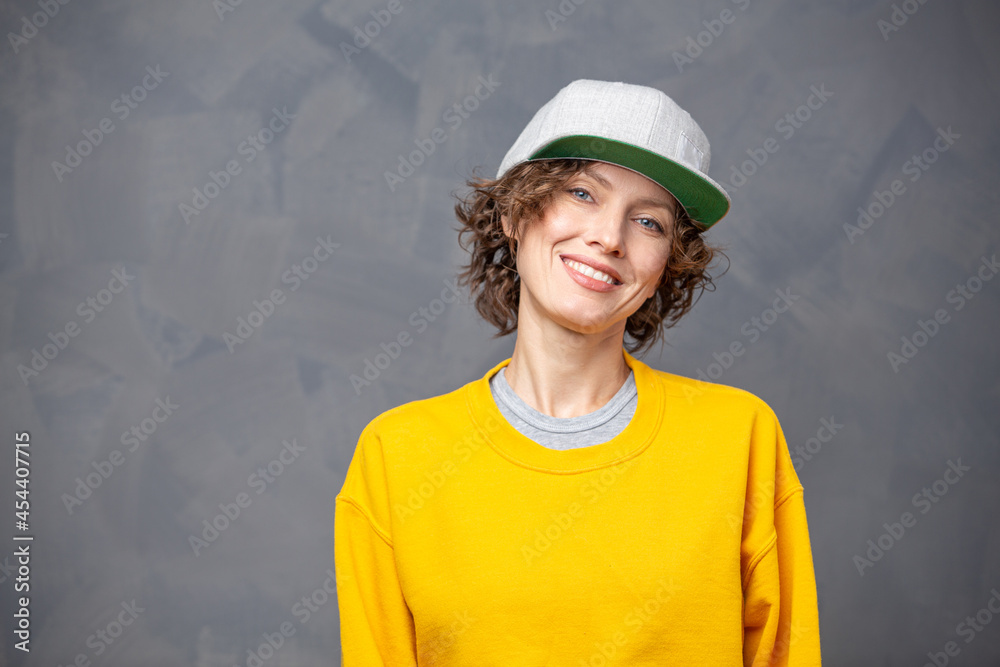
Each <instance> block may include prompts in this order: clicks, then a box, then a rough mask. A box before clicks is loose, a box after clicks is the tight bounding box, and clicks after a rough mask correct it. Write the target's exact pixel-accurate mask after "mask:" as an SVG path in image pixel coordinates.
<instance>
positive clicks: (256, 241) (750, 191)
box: [0, 0, 1000, 667]
mask: <svg viewBox="0 0 1000 667" xmlns="http://www.w3.org/2000/svg"><path fill="white" fill-rule="evenodd" d="M390 5H391V6H392V8H393V9H395V10H397V13H390V12H388V10H387V8H388V7H390ZM46 7H47V8H48V12H49V14H51V16H49V15H46V14H45V8H46ZM373 11H374V12H375V14H372V12H373ZM377 16H381V17H382V19H383V22H384V23H385V25H384V26H382V25H378V24H377V23H373V21H375V20H376V18H375V17H377ZM387 18H388V20H386V19H387ZM998 18H1000V9H998V5H997V4H996V3H992V2H988V1H987V0H981V1H972V0H966V1H951V2H947V1H945V0H929V1H928V0H921V2H918V1H917V0H905V1H902V2H896V3H895V4H892V3H889V2H886V1H879V2H874V1H869V0H841V1H840V2H819V1H818V0H812V1H811V2H806V1H803V0H797V1H792V0H783V1H782V0H706V1H704V2H684V3H669V4H666V3H658V2H653V1H652V0H644V1H640V0H628V1H625V2H617V3H612V2H609V1H607V0H572V1H571V0H562V2H561V3H560V2H559V1H558V0H547V1H545V2H540V3H529V2H499V1H492V2H486V3H460V2H457V1H451V2H444V1H436V2H435V1H432V0H415V1H414V0H400V2H399V4H398V5H396V4H393V3H390V2H389V1H388V0H386V1H384V2H383V1H382V0H376V1H374V2H372V1H371V0H367V1H361V0H356V1H354V0H330V1H329V2H323V1H322V0H286V1H281V2H265V1H264V0H242V1H241V2H238V1H237V0H214V2H213V0H184V1H182V2H162V1H161V2H158V3H154V2H153V0H131V1H128V2H126V1H125V0H93V1H89V2H87V1H85V0H35V1H33V2H29V1H23V2H4V3H2V10H0V30H2V33H3V34H4V35H5V39H4V42H5V43H4V44H3V45H2V48H0V86H2V87H0V90H2V105H0V128H2V129H0V355H2V356H0V362H2V364H0V366H2V369H0V372H2V376H0V392H2V393H0V409H2V424H3V430H2V440H3V455H2V464H0V472H2V474H0V499H2V502H0V507H2V508H3V511H2V512H0V537H2V546H0V564H2V565H3V569H2V570H0V591H2V593H0V594H2V604H0V607H2V608H0V613H2V615H3V618H4V619H5V620H4V621H3V623H2V626H3V627H5V628H6V627H8V626H9V625H11V619H12V615H13V613H14V612H15V611H16V609H17V605H16V602H15V597H16V596H15V589H14V587H15V584H16V583H17V582H16V578H17V573H16V571H15V569H16V564H17V563H16V559H15V558H14V557H13V553H14V550H15V548H17V547H18V546H19V545H23V542H15V541H14V540H13V539H12V537H13V536H14V535H25V534H31V535H33V536H34V541H33V542H31V553H32V557H31V561H30V584H31V591H30V598H31V601H30V614H31V616H30V619H31V625H30V628H31V644H30V647H31V652H30V653H27V654H26V653H24V652H22V651H19V650H17V649H16V648H15V647H14V643H15V641H17V637H16V636H15V635H14V634H13V633H12V632H10V631H7V630H5V631H4V633H3V635H2V636H0V662H3V663H5V664H11V665H69V664H72V663H73V662H74V661H75V660H79V662H78V663H77V664H85V662H86V661H91V664H103V665H140V664H141V665H198V666H199V667H209V666H215V665H218V666H226V667H228V666H230V665H234V664H235V665H241V666H242V665H248V663H249V664H256V663H255V661H254V660H252V659H250V658H251V656H250V654H248V651H256V650H257V649H258V647H260V646H261V645H262V644H264V645H265V648H264V651H263V656H264V657H265V658H267V659H266V660H264V661H263V664H268V665H328V664H337V663H338V655H339V630H338V619H337V610H336V601H335V598H333V597H332V596H329V595H328V594H327V593H326V592H325V591H324V585H326V586H327V587H328V588H329V587H331V582H330V581H329V580H328V577H329V574H328V573H329V572H330V571H331V568H332V567H333V506H334V496H335V494H336V493H337V491H338V490H339V488H340V485H341V483H342V481H343V475H344V472H345V470H346V467H347V464H348V462H349V460H350V456H351V453H352V451H353V448H354V446H355V444H356V441H357V437H358V434H359V433H360V431H361V429H362V428H363V427H364V425H365V424H366V423H367V422H368V421H369V420H370V419H371V418H373V417H374V416H376V415H377V414H379V413H380V412H382V411H384V410H386V409H389V408H391V407H393V406H396V405H399V404H401V403H403V402H406V401H409V400H413V399H417V398H422V397H427V396H431V395H435V394H440V393H443V392H446V391H450V390H452V389H454V388H456V387H458V386H460V385H462V384H464V383H466V382H469V381H470V380H473V379H476V378H478V377H481V375H482V374H483V373H484V372H485V371H486V370H487V369H488V368H490V367H491V366H492V365H494V364H495V363H497V362H498V361H500V360H502V359H504V358H506V356H509V354H510V352H511V351H512V349H513V340H512V339H511V338H507V339H496V340H494V339H492V338H491V337H490V335H491V333H492V332H491V331H490V330H489V329H488V328H487V327H486V325H485V324H483V323H481V322H480V321H478V320H477V316H476V314H475V312H474V310H473V308H472V307H471V305H470V304H469V303H468V300H467V299H466V300H465V301H462V302H459V303H455V304H451V305H449V306H447V307H446V308H445V309H444V312H440V311H438V312H439V314H437V315H431V316H430V317H425V316H424V315H421V314H420V309H421V308H424V309H436V306H437V305H438V304H436V303H435V299H436V298H438V297H439V296H440V294H441V292H442V290H444V289H446V288H447V281H449V280H451V279H452V278H453V277H454V275H455V273H456V270H457V267H458V266H459V264H460V263H461V262H462V261H463V254H462V252H461V250H460V248H459V247H458V244H457V239H456V234H455V233H454V231H453V227H454V225H455V224H456V223H455V221H454V219H453V216H452V211H451V207H452V204H453V201H452V199H451V193H452V192H453V191H455V190H457V189H459V188H461V186H462V183H463V179H464V177H465V176H467V175H468V174H469V173H470V170H471V169H472V168H473V167H476V166H480V167H481V172H482V173H485V174H490V175H492V173H493V172H494V171H495V169H496V167H497V165H498V164H499V162H500V159H501V158H502V157H503V155H504V153H505V152H506V150H507V148H508V146H509V145H510V144H511V143H512V142H513V140H514V139H515V137H516V136H517V134H518V133H519V132H520V130H521V128H522V127H523V126H524V124H525V123H526V122H527V121H528V119H529V118H530V116H531V114H532V113H533V112H534V111H535V110H536V109H537V108H538V107H539V106H540V105H541V104H542V103H543V102H545V101H546V100H547V99H549V98H550V97H551V96H552V95H553V94H555V92H556V91H557V90H558V89H559V88H561V87H562V86H563V85H565V84H566V83H568V82H569V81H571V80H573V79H576V78H599V79H609V80H625V81H628V82H632V83H642V84H647V85H653V86H657V87H660V88H661V89H662V90H665V91H666V92H668V94H670V95H671V96H673V97H674V98H675V99H677V100H678V101H679V102H680V103H681V104H682V106H684V107H685V108H687V109H689V110H690V111H691V112H692V114H693V115H694V117H695V118H696V119H697V120H698V121H699V123H700V124H701V126H702V127H703V128H704V130H705V131H706V133H707V134H708V136H709V138H710V139H711V141H712V147H713V153H714V154H713V155H712V161H711V174H712V175H713V176H714V177H716V178H717V179H718V180H720V181H723V182H724V183H726V184H727V185H728V186H729V189H730V191H731V192H733V193H734V194H733V198H734V202H735V204H734V209H733V211H732V213H731V214H730V215H729V217H727V218H726V219H725V220H724V221H723V222H722V223H721V224H719V225H718V226H717V227H716V228H714V229H712V230H711V232H710V235H711V238H712V239H713V240H714V241H716V242H718V243H722V244H724V245H725V246H727V249H728V250H727V252H728V255H729V257H730V258H731V260H732V262H731V268H730V270H729V271H728V273H726V274H725V275H724V276H723V277H722V278H721V279H720V280H719V281H718V289H717V290H716V291H715V292H711V293H706V294H705V295H704V297H703V298H702V299H701V301H700V302H699V304H698V305H697V307H696V308H695V309H694V311H693V312H692V313H691V314H690V315H689V316H688V317H687V318H686V319H685V320H684V321H683V322H682V323H681V324H680V325H679V326H678V327H677V328H676V329H674V330H672V331H671V332H670V333H669V334H668V344H667V345H665V346H663V347H662V348H658V349H656V350H654V351H653V352H652V353H650V354H648V355H646V356H645V358H644V359H645V361H646V362H647V363H650V364H651V365H653V366H655V367H657V368H661V369H664V370H669V371H672V372H675V373H680V374H684V375H691V376H697V375H698V374H699V373H704V374H705V377H706V378H709V379H712V380H715V381H718V382H722V383H724V384H730V385H735V386H738V387H742V388H744V389H747V390H749V391H752V392H754V393H756V394H757V395H759V396H761V397H762V398H764V399H765V400H766V401H768V403H769V404H770V405H771V406H772V407H773V408H774V409H775V411H776V413H777V414H778V416H779V418H780V419H781V421H782V425H783V427H784V430H785V433H786V436H787V438H788V442H789V445H790V447H791V448H792V450H793V455H795V456H797V457H799V458H800V459H801V461H800V467H799V474H800V477H801V479H802V481H803V483H804V485H805V488H806V504H807V509H808V512H809V520H810V530H811V538H812V544H813V549H814V557H815V565H816V575H817V582H818V589H819V604H820V616H821V624H822V625H821V628H822V640H823V654H824V658H825V663H826V664H828V665H844V666H852V665H921V664H925V663H928V664H933V662H932V657H931V656H934V657H933V660H936V661H937V664H945V663H944V662H942V661H948V664H954V665H962V666H966V667H972V666H973V665H984V666H985V665H998V664H1000V618H996V617H995V615H994V614H993V612H991V611H989V608H988V606H987V603H988V602H989V601H990V599H991V596H993V595H997V598H996V600H1000V593H997V592H996V591H1000V530H998V519H997V516H998V510H1000V485H998V484H997V481H996V480H997V476H998V472H1000V456H998V447H997V445H998V433H1000V419H998V416H997V413H998V410H997V408H998V405H1000V385H998V381H997V376H998V371H1000V364H998V361H1000V360H998V347H997V342H996V330H997V326H998V324H1000V319H998V312H1000V310H998V304H1000V278H997V277H996V276H995V274H996V272H997V271H998V270H1000V267H998V266H997V265H996V263H995V261H996V257H997V252H998V250H1000V247H998V246H1000V232H998V230H997V227H996V222H997V203H998V195H997V179H998V176H1000V168H998V166H1000V160H998V158H997V150H998V148H1000V133H998V125H997V121H996V118H997V111H996V109H997V106H998V103H1000V86H998V82H1000V41H998V40H997V39H996V33H997V30H998V28H1000V22H998ZM366 26H367V29H368V31H369V32H370V33H375V32H376V28H377V34H376V35H375V36H374V37H371V38H370V40H369V41H370V43H369V42H366V41H365V40H363V39H360V38H358V41H357V42H356V43H355V41H354V40H355V38H356V37H357V36H358V34H359V32H362V31H364V30H365V29H366ZM345 45H347V46H346V47H345ZM351 47H353V49H352V48H351ZM484 80H485V81H488V82H489V87H485V86H483V85H482V82H483V81H484ZM477 87H479V88H478V89H479V93H480V98H482V99H476V98H475V97H471V98H470V97H469V96H470V95H472V94H474V93H475V91H476V90H477ZM817 91H819V93H817ZM123 96H124V97H123ZM455 104H458V105H463V104H464V105H465V107H464V108H463V107H461V106H460V107H459V109H461V111H459V110H456V109H455V108H454V107H453V105H455ZM810 105H811V107H810ZM449 109H450V111H449ZM789 114H790V116H789ZM435 128H440V130H441V131H442V132H443V133H444V135H443V136H444V137H445V140H444V141H443V143H440V144H435V150H434V152H433V153H431V154H430V155H427V156H424V155H415V156H414V162H419V163H420V164H418V165H416V166H415V167H414V168H413V170H412V173H410V169H409V166H401V165H400V160H401V159H405V160H406V161H409V159H410V158H409V155H410V154H411V153H412V152H413V151H415V150H419V149H418V144H417V143H415V142H420V141H423V140H426V138H427V137H429V136H430V135H431V133H432V131H433V130H434V129H435ZM437 136H438V137H440V136H442V135H441V133H440V132H439V133H438V134H437ZM255 142H256V144H257V145H256V146H255V145H254V143H255ZM423 143H424V146H427V145H428V144H427V142H426V141H423ZM432 143H433V142H432ZM400 156H404V158H401V157H400ZM915 157H916V160H918V161H920V163H921V164H922V166H921V164H917V162H916V161H915V159H914V158H915ZM755 159H756V162H754V161H753V160H755ZM56 163H58V164H56ZM758 163H760V164H758ZM227 167H228V169H229V172H228V173H227ZM400 171H401V172H402V174H403V175H404V176H405V177H404V176H399V178H398V180H397V179H390V180H392V182H391V183H390V182H387V178H386V172H400ZM213 173H214V181H213V176H212V174H213ZM397 175H398V173H397ZM195 190H197V191H198V194H196V192H195ZM859 207H860V208H861V209H862V210H863V211H867V212H868V214H869V215H870V216H871V217H870V218H868V219H865V218H862V219H861V224H859V211H858V209H859ZM324 245H326V246H327V247H328V249H325V248H324ZM776 291H780V292H783V293H785V294H786V296H788V298H790V299H791V300H792V303H793V305H792V306H791V307H790V308H789V309H788V310H787V311H786V312H784V313H781V314H780V315H777V316H776V317H775V312H774V311H769V310H768V309H769V308H770V307H771V305H772V302H773V301H774V299H775V298H777V296H776ZM274 297H277V299H274ZM266 301H270V305H269V304H268V303H265V302H266ZM255 311H256V312H258V314H256V315H254V314H252V313H254V312H255ZM261 312H263V314H260V313H261ZM427 312H428V313H430V312H431V311H430V310H428V311H427ZM265 315H266V317H265ZM754 318H757V320H756V321H755V320H754ZM921 322H923V324H922V325H921ZM402 332H407V333H409V334H410V335H411V336H412V338H413V343H412V345H410V346H409V347H407V348H405V349H404V350H403V352H402V354H400V355H399V356H398V358H396V359H393V360H391V363H390V364H389V365H388V366H387V367H385V368H383V369H381V370H380V371H379V372H378V377H376V378H375V379H374V380H373V381H371V383H370V384H368V385H363V386H358V387H355V386H354V385H352V381H351V375H358V376H363V374H364V372H365V368H366V360H367V361H369V362H372V363H374V360H375V359H376V355H378V354H379V353H380V352H381V349H380V343H388V342H390V341H391V340H393V339H395V338H396V337H397V336H398V335H399V334H400V333H402ZM904 339H905V340H904ZM736 341H739V342H741V343H743V348H744V350H745V352H744V353H743V354H741V355H740V356H737V357H734V358H731V359H730V358H727V356H726V350H728V349H729V347H730V345H731V344H732V343H734V342H736ZM911 346H912V347H911ZM890 353H893V354H894V355H898V356H891V355H890ZM385 360H386V359H385V358H380V362H381V363H382V365H384V362H385ZM713 364H715V365H713ZM372 376H374V373H373V372H372V371H371V369H369V377H372ZM174 406H176V407H174ZM830 423H835V424H836V425H835V426H833V427H830V426H829V424H830ZM21 431H27V432H29V433H30V449H29V450H28V451H29V452H30V457H31V458H30V464H31V465H30V522H29V523H30V527H29V530H28V531H20V530H18V528H17V527H16V525H15V516H14V512H13V507H12V504H13V500H14V493H15V490H17V489H18V487H17V486H15V479H16V478H15V456H14V451H15V442H14V440H15V433H17V432H21ZM831 436H832V437H831ZM821 438H822V439H821ZM22 451H23V450H22ZM711 455H712V453H711V452H706V456H711ZM949 462H950V463H951V464H952V465H953V466H954V468H960V467H961V468H962V469H963V472H962V475H961V476H958V474H957V473H954V472H951V473H948V474H946V471H948V470H949ZM959 462H960V464H959ZM722 463H723V462H720V464H722ZM965 468H967V470H965ZM268 469H270V472H268ZM258 471H260V472H258ZM939 480H940V481H939ZM92 487H94V488H92ZM924 489H926V494H927V495H920V494H922V493H925V491H924ZM241 494H243V495H241ZM238 501H239V502H240V503H241V504H242V505H243V507H240V506H239V505H238V504H237V502H238ZM220 507H221V508H225V511H228V512H229V513H230V514H231V515H233V516H235V512H236V510H237V509H238V510H239V516H236V517H235V518H233V519H231V520H230V519H228V518H226V517H225V516H224V514H223V511H224V510H223V509H220ZM906 512H909V519H907V523H908V524H909V525H908V526H906V527H904V526H903V525H902V523H900V526H899V527H894V526H893V524H894V523H898V522H901V520H902V519H904V518H906V517H904V513H906ZM910 519H912V520H910ZM205 522H208V524H210V523H213V522H214V523H215V525H216V527H218V528H219V529H218V530H217V531H216V532H215V533H213V532H212V530H213V529H209V528H206V525H207V524H206V523H205ZM886 524H888V526H889V528H891V529H892V531H893V532H894V533H895V536H894V535H892V534H891V533H889V532H887V530H888V528H886ZM903 528H905V532H903V534H902V535H900V532H901V531H902V530H903ZM193 536H194V537H197V538H199V539H203V540H204V542H203V543H198V542H197V541H195V540H192V537H193ZM869 540H871V543H869ZM880 544H881V545H882V546H881V547H879V545H880ZM883 549H884V553H883ZM706 557H711V554H706ZM856 557H857V558H856ZM862 559H864V560H862ZM865 561H867V562H865ZM303 600H305V602H304V601H303ZM992 604H993V605H994V608H997V604H998V602H997V601H994V602H993V603H992ZM309 605H311V608H310V606H309ZM984 609H985V610H986V611H981V610H984ZM977 613H978V619H979V620H976V616H977ZM967 617H972V618H971V619H970V620H966V619H967ZM120 622H121V623H128V624H127V625H124V626H121V625H118V623H120ZM282 624H286V625H285V626H284V627H285V629H286V630H294V635H292V636H290V637H288V638H287V639H282V641H281V646H280V648H278V649H277V650H276V651H274V652H273V655H270V654H269V651H268V649H267V646H266V643H265V642H266V638H265V635H266V634H269V635H271V636H272V639H274V638H275V637H276V636H275V635H274V633H276V632H280V631H281V628H282ZM975 628H978V629H975ZM119 631H121V633H120V634H118V633H119ZM99 633H105V634H104V635H103V637H102V635H101V634H99ZM114 635H117V636H114ZM949 642H952V644H949ZM276 643H277V642H276ZM949 651H950V655H949V654H948V652H949ZM928 654H930V656H929V655H928ZM78 656H82V658H79V657H78Z"/></svg>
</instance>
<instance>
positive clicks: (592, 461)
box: [466, 348, 664, 474]
mask: <svg viewBox="0 0 1000 667" xmlns="http://www.w3.org/2000/svg"><path fill="white" fill-rule="evenodd" d="M622 355H623V356H624V358H625V363H626V364H627V365H628V367H629V368H630V369H632V372H633V374H634V376H635V384H636V391H637V405H636V410H635V415H633V417H632V420H631V421H630V422H629V423H628V425H627V426H626V427H625V429H624V430H623V431H622V432H621V433H619V434H618V435H617V436H615V437H614V438H612V439H611V440H609V441H608V442H604V443H601V444H599V445H592V446H589V447H580V448H576V449H568V450H556V449H549V448H548V447H544V446H543V445H540V444H538V443H537V442H535V441H534V440H532V439H530V438H528V437H527V436H525V435H523V434H522V433H521V432H520V431H518V430H517V429H515V428H514V427H513V426H511V425H510V423H509V422H508V421H507V420H506V419H505V418H504V416H503V414H501V412H500V410H499V408H497V405H496V402H495V401H494V400H493V395H492V393H491V392H490V378H491V377H492V376H493V375H494V374H495V373H496V372H497V371H499V370H500V369H501V368H503V367H505V366H507V365H508V364H509V363H510V358H507V359H505V360H504V361H501V362H500V363H498V364H497V365H496V366H494V367H493V368H491V369H490V370H488V371H487V372H486V374H485V375H484V376H483V377H482V378H480V379H478V380H475V381H473V382H470V383H469V384H467V385H466V405H467V407H468V410H469V414H470V416H471V418H472V421H473V423H474V425H475V428H477V429H478V430H479V432H480V434H481V435H482V437H483V438H484V439H485V440H486V442H487V443H488V444H489V445H490V447H491V448H492V449H493V450H494V451H495V452H496V453H497V454H499V455H500V456H501V457H503V458H504V459H506V460H508V461H510V462H511V463H513V464H515V465H518V466H521V467H524V468H529V469H532V470H538V471H541V472H550V473H556V474H572V473H580V472H587V471H589V470H596V469H599V468H604V467H607V466H611V465H618V464H621V463H624V462H626V461H628V460H631V459H633V458H635V457H636V456H638V455H639V454H641V453H642V452H643V451H644V450H645V449H646V448H647V447H648V446H649V445H650V443H652V441H653V438H654V436H655V434H656V432H657V431H658V430H659V428H660V425H661V423H662V421H663V412H664V400H663V394H662V390H661V386H660V383H659V382H657V381H656V373H655V372H654V371H653V369H652V368H650V367H649V366H647V365H646V364H644V363H643V362H641V361H639V360H638V359H636V358H635V357H633V356H632V355H630V354H629V353H628V352H626V351H625V349H624V348H622Z"/></svg>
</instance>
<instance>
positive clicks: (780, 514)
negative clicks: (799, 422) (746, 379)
mask: <svg viewBox="0 0 1000 667" xmlns="http://www.w3.org/2000/svg"><path fill="white" fill-rule="evenodd" d="M765 413H766V416H765V415H761V417H762V419H761V424H760V425H759V428H757V429H755V437H758V436H759V437H764V438H769V439H770V440H771V443H772V445H771V446H772V447H774V448H775V450H774V457H773V459H771V460H773V461H774V466H773V467H771V470H772V472H771V474H770V475H769V476H768V478H767V481H766V482H765V481H763V480H762V479H758V480H757V484H756V486H757V487H758V488H757V491H756V492H755V493H754V497H759V496H758V495H757V493H759V491H760V488H761V487H763V488H769V489H770V492H769V493H766V494H762V495H764V496H766V497H767V498H768V501H769V502H768V503H767V506H763V505H764V504H763V503H761V504H762V506H761V507H760V508H757V511H755V512H753V517H752V521H753V522H754V523H755V524H757V525H755V526H754V528H753V532H756V533H757V534H761V531H762V530H766V532H767V533H769V534H770V536H769V538H768V539H766V541H765V542H764V544H763V545H761V546H760V547H759V548H758V549H757V550H756V552H755V553H754V555H753V557H752V558H751V559H750V561H749V564H748V571H747V574H746V575H745V584H744V587H743V595H744V613H743V626H744V634H743V664H744V665H745V667H765V666H768V667H775V666H779V667H813V666H817V667H818V666H819V665H820V663H821V653H820V636H819V613H818V608H817V600H816V578H815V573H814V570H813V560H812V549H811V545H810V542H809V528H808V525H807V523H806V508H805V502H804V500H803V490H802V485H801V484H800V483H799V479H798V476H797V475H796V474H795V469H794V468H793V466H792V461H791V457H790V456H789V453H788V446H787V444H786V442H785V437H784V434H783V433H782V431H781V426H780V424H779V423H778V420H777V417H774V413H773V412H771V411H770V410H769V409H768V410H766V411H765ZM755 444H757V445H764V443H763V442H760V443H755ZM768 458H769V457H768ZM772 499H773V505H771V504H770V503H771V500H772ZM772 507H773V509H772Z"/></svg>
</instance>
